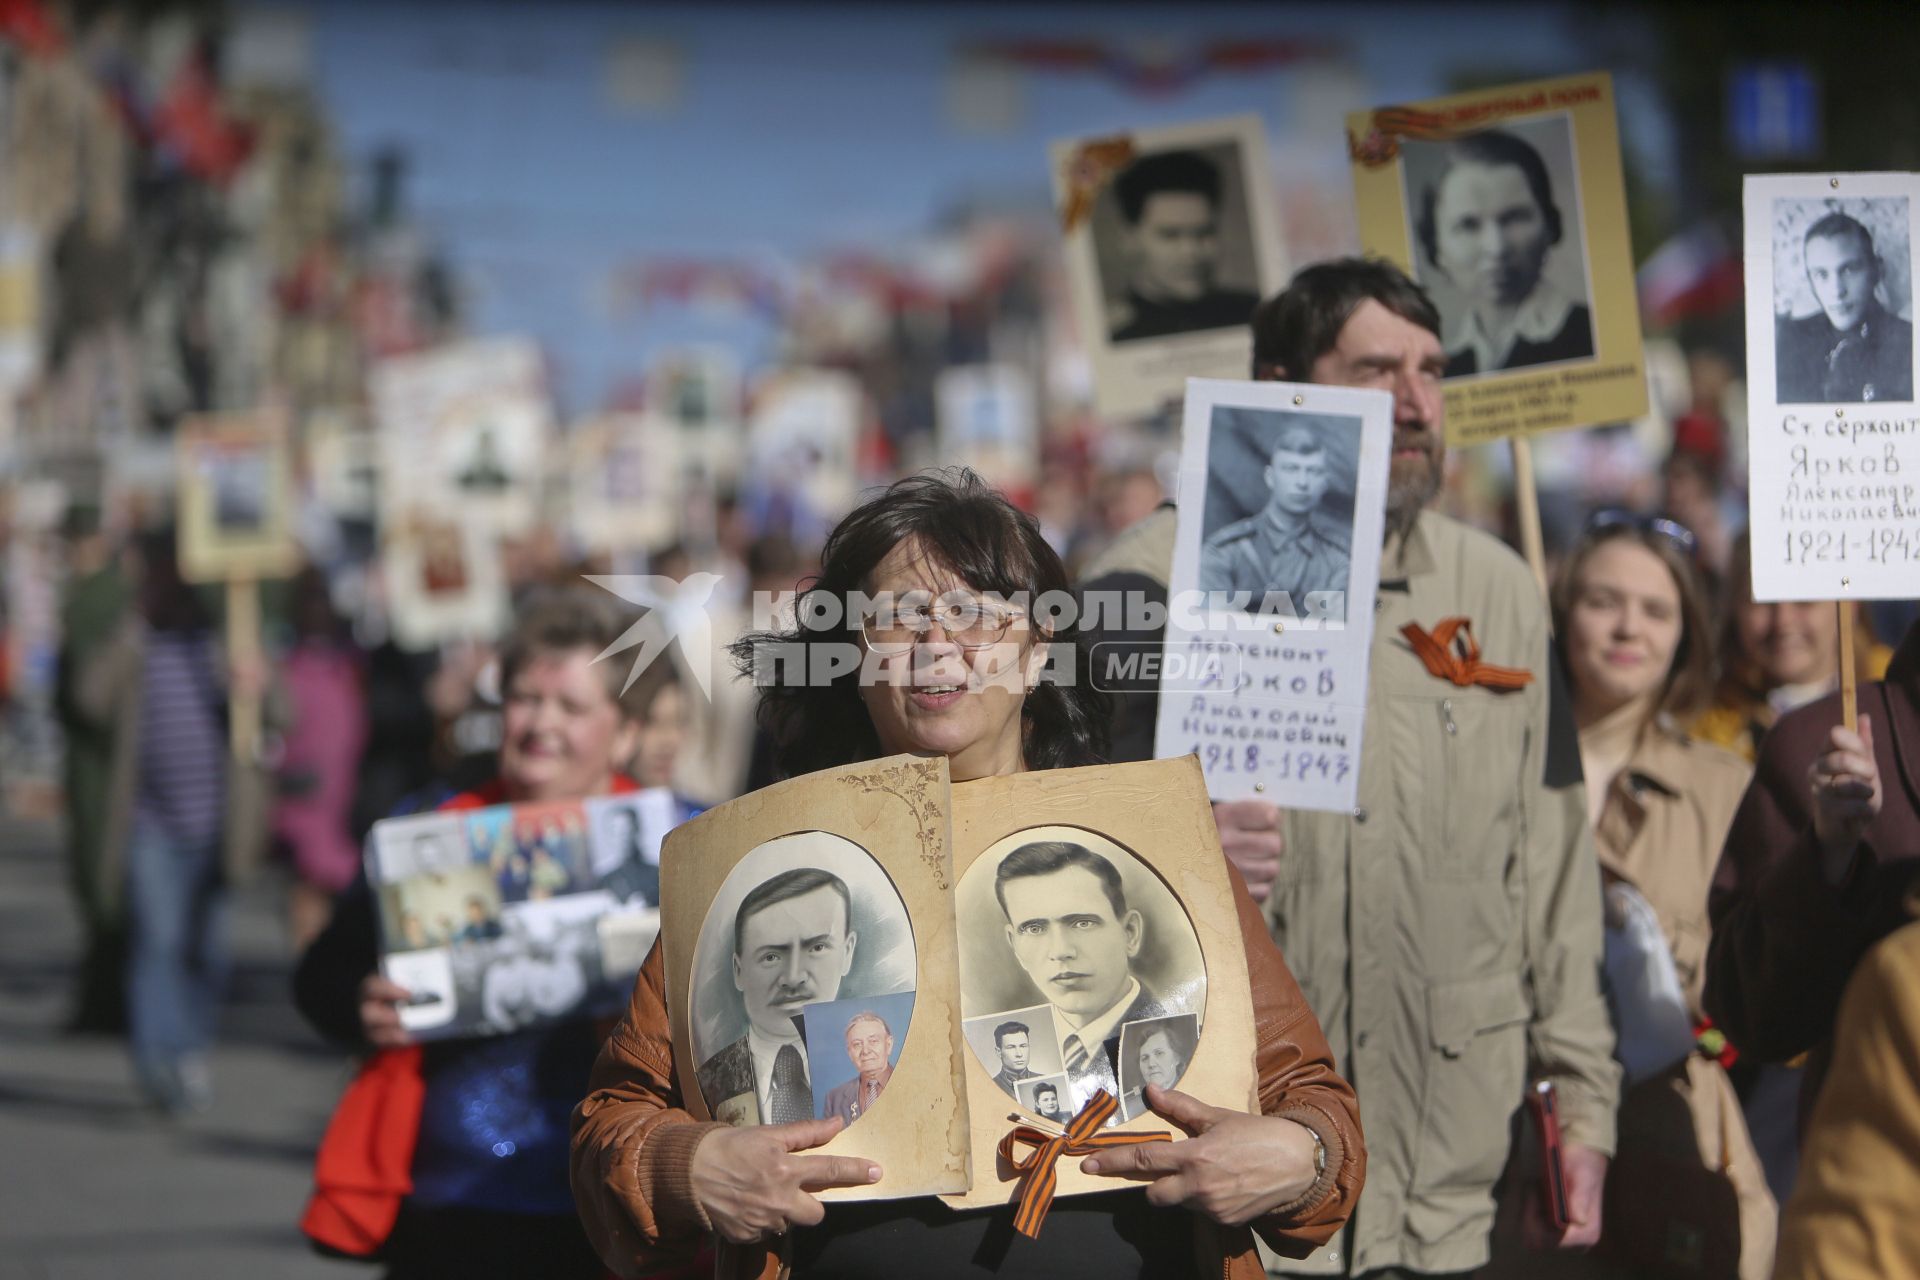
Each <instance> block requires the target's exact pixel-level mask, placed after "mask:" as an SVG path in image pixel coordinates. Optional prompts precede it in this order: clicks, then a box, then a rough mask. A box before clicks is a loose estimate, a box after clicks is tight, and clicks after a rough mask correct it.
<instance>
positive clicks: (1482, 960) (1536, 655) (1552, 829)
mask: <svg viewBox="0 0 1920 1280" xmlns="http://www.w3.org/2000/svg"><path fill="white" fill-rule="evenodd" d="M1460 616H1464V617H1466V618H1468V619H1469V620H1470V621H1471V624H1472V630H1473V636H1474V638H1475V639H1476V640H1477V641H1478V642H1479V644H1480V647H1481V652H1482V658H1483V660H1484V661H1485V662H1487V663H1491V664H1495V665H1499V666H1505V667H1520V668H1525V669H1526V670H1528V671H1530V672H1532V673H1533V676H1534V678H1533V680H1532V681H1531V682H1530V683H1528V684H1527V685H1526V687H1525V688H1523V689H1520V690H1517V691H1514V692H1504V693H1502V692H1495V691H1493V690H1491V689H1487V688H1484V687H1481V686H1479V685H1473V686H1469V687H1465V688H1462V687H1459V686H1456V685H1454V684H1453V683H1451V682H1450V681H1447V680H1443V679H1441V678H1439V677H1437V676H1434V675H1431V674H1429V673H1428V670H1427V668H1426V666H1425V665H1424V664H1423V663H1422V662H1421V660H1420V659H1419V658H1418V657H1417V656H1416V655H1415V654H1414V652H1413V649H1412V647H1411V646H1410V645H1409V644H1408V642H1407V641H1406V639H1405V638H1404V637H1403V636H1402V634H1401V627H1402V626H1404V625H1405V624H1407V623H1410V622H1412V623H1418V624H1419V625H1420V626H1422V627H1424V628H1425V629H1426V630H1428V631H1429V632H1431V631H1432V630H1433V629H1434V628H1435V627H1436V626H1437V625H1438V624H1439V623H1440V622H1441V620H1442V619H1444V618H1449V617H1460ZM1374 627H1375V630H1374V640H1373V657H1372V662H1371V667H1370V677H1369V678H1370V684H1369V688H1368V693H1367V729H1366V739H1365V744H1364V750H1363V753H1362V757H1361V766H1360V803H1359V805H1358V807H1357V808H1356V809H1355V810H1354V812H1353V813H1352V814H1351V815H1348V814H1344V813H1317V812H1306V811H1294V812H1290V813H1289V814H1288V815H1287V821H1286V825H1285V836H1286V854H1285V856H1284V857H1283V858H1282V859H1281V872H1280V878H1279V880H1278V881H1277V882H1276V883H1275V885H1274V888H1273V893H1272V896H1271V897H1270V898H1269V899H1268V904H1267V905H1268V914H1269V918H1270V921H1271V924H1272V928H1273V931H1274V937H1275V938H1276V939H1277V940H1278V942H1279V943H1280V948H1281V951H1282V953H1283V954H1284V955H1285V956H1286V958H1287V963H1288V965H1289V966H1290V967H1291V968H1292V969H1293V971H1294V973H1295V974H1297V975H1298V976H1299V979H1300V984H1301V986H1302V988H1303V989H1304V990H1305V992H1306V995H1307V1002H1308V1004H1309V1005H1310V1006H1311V1007H1312V1008H1313V1010H1314V1012H1315V1013H1316V1014H1318V1015H1319V1018H1320V1022H1321V1025H1322V1026H1323V1027H1324V1028H1325V1029H1326V1033H1327V1039H1328V1040H1329V1041H1330V1042H1332V1044H1333V1046H1334V1051H1335V1054H1336V1061H1337V1062H1338V1063H1339V1066H1340V1070H1341V1072H1342V1074H1344V1075H1345V1076H1346V1077H1347V1078H1348V1079H1349V1080H1351V1081H1352V1082H1353V1085H1354V1088H1355V1091H1356V1092H1357V1093H1358V1094H1359V1097H1360V1105H1361V1108H1362V1113H1363V1115H1364V1117H1365V1120H1366V1126H1367V1145H1368V1149H1369V1154H1370V1158H1371V1164H1370V1166H1369V1171H1368V1177H1367V1185H1366V1188H1365V1190H1364V1191H1363V1193H1362V1195H1361V1199H1360V1206H1359V1209H1358V1210H1357V1212H1356V1213H1355V1215H1354V1218H1353V1221H1352V1223H1351V1225H1350V1226H1349V1227H1348V1228H1347V1231H1346V1232H1345V1234H1344V1235H1343V1236H1342V1237H1341V1238H1339V1239H1337V1240H1335V1241H1334V1242H1333V1243H1332V1244H1331V1245H1329V1247H1327V1248H1325V1249H1322V1250H1320V1251H1319V1252H1317V1253H1315V1254H1314V1255H1313V1256H1312V1257H1311V1258H1309V1259H1308V1260H1306V1261H1305V1262H1303V1263H1286V1264H1284V1265H1285V1269H1287V1270H1289V1271H1295V1270H1299V1271H1311V1272H1320V1273H1358V1272H1364V1271H1370V1270H1373V1269H1375V1268H1380V1267H1406V1268H1410V1269H1412V1270H1415V1271H1436V1272H1448V1271H1465V1270H1470V1269H1472V1268H1474V1267H1477V1266H1479V1265H1481V1264H1482V1263H1484V1262H1485V1261H1486V1260H1487V1256H1488V1250H1487V1238H1488V1232H1489V1229H1490V1228H1491V1226H1492V1224H1493V1218H1494V1196H1493V1190H1494V1184H1495V1182H1496V1180H1497V1179H1498V1178H1499V1177H1500V1173H1501V1170H1502V1169H1503V1168H1504V1167H1505V1165H1506V1163H1507V1154H1508V1147H1509V1145H1510V1142H1509V1133H1510V1122H1511V1120H1512V1118H1513V1116H1514V1113H1515V1112H1516V1111H1517V1110H1519V1108H1520V1107H1521V1106H1522V1104H1523V1101H1524V1094H1525V1090H1526V1086H1527V1081H1528V1079H1529V1077H1530V1076H1545V1077H1547V1078H1549V1079H1552V1080H1553V1081H1555V1083H1556V1084H1557V1086H1558V1090H1559V1096H1560V1107H1561V1114H1562V1120H1563V1128H1564V1132H1565V1136H1566V1138H1567V1139H1568V1140H1569V1141H1570V1142H1573V1143H1577V1144H1580V1145H1583V1146H1587V1147H1592V1148H1594V1149H1596V1150H1599V1151H1603V1152H1608V1153H1611V1152H1612V1150H1613V1146H1614V1109H1615V1106H1616V1104H1617V1102H1618V1095H1619V1079H1620V1072H1619V1067H1618V1065H1617V1064H1616V1063H1615V1062H1614V1060H1613V1056H1612V1051H1613V1029H1612V1025H1611V1022H1610V1020H1609V1018H1608V1014H1607V1007H1606V1003H1605V1001H1604V999H1603V998H1602V996H1601V989H1600V961H1601V938H1602V924H1601V903H1600V873H1599V868H1598V866H1597V864H1596V861H1595V856H1594V852H1593V843H1592V839H1591V836H1590V835H1589V832H1588V829H1587V815H1586V795H1585V790H1584V788H1583V787H1582V786H1581V784H1580V782H1579V780H1578V773H1579V756H1578V746H1577V742H1576V740H1575V739H1574V735H1573V727H1572V723H1571V715H1570V714H1568V715H1566V717H1565V720H1564V723H1562V724H1559V725H1557V726H1556V727H1557V728H1558V729H1559V731H1560V734H1561V737H1560V740H1559V741H1558V742H1557V743H1556V744H1555V749H1554V751H1553V752H1552V759H1551V760H1549V750H1548V728H1549V714H1548V710H1549V701H1550V694H1549V683H1550V680H1551V678H1552V677H1551V676H1550V670H1549V663H1548V657H1547V651H1548V635H1547V617H1546V611H1545V609H1544V607H1543V605H1542V602H1541V598H1540V589H1539V587H1538V585H1537V584H1536V583H1535V581H1534V579H1533V577H1532V575H1531V573H1529V571H1528V570H1527V567H1526V565H1525V564H1524V563H1523V562H1522V561H1521V560H1520V558H1519V557H1518V556H1516V555H1515V554H1514V553H1513V552H1512V551H1510V550H1509V549H1508V548H1507V547H1505V546H1504V545H1502V544H1501V543H1499V542H1497V541H1496V540H1494V539H1493V538H1491V537H1488V536H1487V535H1486V534H1483V533H1480V532H1478V531H1476V530H1473V529H1470V528H1468V527H1467V526H1465V525H1463V524H1460V523H1458V522H1457V521H1453V520H1449V519H1447V518H1446V517H1444V516H1439V515H1435V514H1433V513H1432V512H1427V513H1423V514H1422V515H1421V516H1420V518H1419V520H1418V522H1417V523H1416V525H1415V527H1414V529H1413V531H1412V533H1411V534H1409V536H1408V537H1407V539H1406V541H1405V545H1404V546H1403V547H1398V548H1389V554H1388V556H1387V558H1386V559H1385V560H1384V561H1383V564H1382V567H1381V591H1380V596H1379V605H1378V610H1377V614H1376V617H1375V620H1374Z"/></svg>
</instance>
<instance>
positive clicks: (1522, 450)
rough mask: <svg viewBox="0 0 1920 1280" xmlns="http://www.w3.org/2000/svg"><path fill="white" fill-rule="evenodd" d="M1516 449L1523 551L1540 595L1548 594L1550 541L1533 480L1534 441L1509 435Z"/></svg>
mask: <svg viewBox="0 0 1920 1280" xmlns="http://www.w3.org/2000/svg"><path fill="white" fill-rule="evenodd" d="M1507 443H1508V444H1509V445H1511V446H1512V448H1513V507H1514V512H1515V514H1516V515H1517V516H1518V517H1519V519H1520V550H1521V552H1522V553H1523V554H1524V555H1525V556H1526V557H1527V565H1528V567H1529V568H1531V569H1532V570H1533V577H1534V581H1536V582H1538V583H1539V584H1540V594H1541V595H1542V596H1545V595H1546V594H1547V544H1546V539H1545V538H1543V537H1541V535H1540V491H1539V489H1537V488H1536V487H1535V486H1534V482H1533V444H1532V442H1530V441H1529V440H1528V439H1527V438H1526V437H1525V436H1508V437H1507Z"/></svg>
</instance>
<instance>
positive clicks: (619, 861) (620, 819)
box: [586, 787, 679, 907]
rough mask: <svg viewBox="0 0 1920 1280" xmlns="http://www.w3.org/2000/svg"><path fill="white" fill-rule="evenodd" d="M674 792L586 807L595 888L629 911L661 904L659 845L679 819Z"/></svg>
mask: <svg viewBox="0 0 1920 1280" xmlns="http://www.w3.org/2000/svg"><path fill="white" fill-rule="evenodd" d="M675 808H676V802H675V800H674V798H673V793H672V792H671V791H669V790H668V789H667V788H665V787H652V788H648V789H647V790H644V791H635V792H630V793H628V794H626V795H618V796H599V797H595V798H593V799H590V800H588V801H587V802H586V811H587V823H588V828H589V831H590V833H591V839H590V840H589V841H588V850H589V859H590V864H591V865H590V874H591V878H592V883H593V887H594V888H596V889H602V890H605V891H606V892H608V893H610V894H612V895H613V896H614V897H615V898H616V899H618V900H619V901H620V902H621V903H623V904H625V905H627V906H630V907H631V906H648V907H657V906H659V905H660V840H661V837H662V836H664V835H665V834H666V833H667V832H668V831H670V830H672V828H673V827H674V825H675V823H676V822H677V821H678V817H679V815H678V814H677V813H676V812H675Z"/></svg>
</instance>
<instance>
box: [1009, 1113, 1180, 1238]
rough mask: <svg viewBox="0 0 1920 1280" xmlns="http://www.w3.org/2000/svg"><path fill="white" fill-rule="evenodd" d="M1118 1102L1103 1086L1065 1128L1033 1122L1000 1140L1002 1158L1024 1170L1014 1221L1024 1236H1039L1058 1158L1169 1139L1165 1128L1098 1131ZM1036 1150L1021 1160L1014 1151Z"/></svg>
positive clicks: (1056, 1174)
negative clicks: (1049, 1127)
mask: <svg viewBox="0 0 1920 1280" xmlns="http://www.w3.org/2000/svg"><path fill="white" fill-rule="evenodd" d="M1119 1106H1120V1104H1119V1103H1118V1102H1116V1101H1115V1100H1114V1096H1113V1095H1112V1094H1110V1093H1108V1092H1107V1091H1106V1090H1105V1089H1100V1090H1097V1091H1096V1092H1095V1093H1094V1095H1093V1096H1092V1097H1091V1098H1088V1099H1087V1105H1086V1106H1084V1107H1082V1108H1080V1114H1079V1115H1077V1116H1075V1117H1074V1118H1073V1119H1072V1120H1070V1121H1068V1122H1067V1128H1066V1132H1064V1133H1058V1134H1052V1133H1046V1132H1043V1131H1042V1130H1039V1129H1036V1128H1034V1127H1033V1126H1032V1125H1026V1124H1022V1125H1015V1126H1014V1127H1013V1129H1012V1130H1010V1131H1009V1132H1008V1133H1007V1135H1006V1136H1005V1137H1003V1138H1001V1139H1000V1158H1001V1159H1002V1160H1005V1161H1006V1162H1007V1163H1008V1164H1010V1165H1012V1166H1013V1171H1014V1172H1015V1173H1017V1174H1019V1175H1020V1178H1021V1185H1020V1206H1019V1209H1018V1211H1017V1212H1015V1213H1014V1215H1013V1225H1014V1227H1015V1229H1017V1230H1018V1231H1019V1232H1020V1234H1021V1235H1023V1236H1027V1237H1029V1238H1037V1237H1038V1236H1039V1234H1040V1224H1041V1223H1043V1222H1045V1221H1046V1220H1047V1210H1048V1209H1051V1208H1052V1207H1053V1192H1054V1189H1055V1188H1056V1187H1057V1186H1059V1185H1060V1173H1059V1171H1058V1170H1057V1169H1055V1168H1054V1162H1055V1161H1057V1160H1059V1159H1060V1158H1061V1157H1062V1156H1090V1155H1092V1154H1093V1153H1094V1152H1096V1151H1100V1150H1102V1149H1104V1148H1106V1147H1130V1146H1133V1145H1134V1144H1136V1143H1141V1142H1170V1141H1172V1140H1173V1135H1171V1134H1166V1133H1102V1132H1100V1130H1101V1129H1102V1128H1103V1127H1104V1126H1105V1125H1106V1123H1107V1121H1108V1120H1109V1119H1111V1118H1112V1116H1113V1113H1114V1111H1115V1110H1116V1109H1117V1108H1118V1107H1119ZM1023 1143H1024V1144H1025V1145H1027V1146H1029V1147H1032V1148H1033V1153H1032V1154H1031V1155H1029V1156H1027V1158H1026V1159H1024V1160H1022V1159H1021V1158H1019V1157H1018V1156H1017V1155H1015V1154H1014V1152H1015V1150H1016V1149H1017V1148H1018V1147H1020V1146H1021V1145H1022V1144H1023Z"/></svg>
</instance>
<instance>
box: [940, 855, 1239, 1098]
mask: <svg viewBox="0 0 1920 1280" xmlns="http://www.w3.org/2000/svg"><path fill="white" fill-rule="evenodd" d="M958 913H959V921H960V991H961V1009H962V1014H963V1020H962V1022H961V1032H962V1035H963V1036H964V1037H965V1039H966V1042H967V1045H968V1047H969V1048H970V1049H971V1050H972V1052H973V1057H974V1059H975V1061H976V1062H978V1064H979V1065H980V1067H981V1068H982V1069H983V1070H985V1071H986V1072H987V1074H988V1075H989V1076H991V1077H992V1078H993V1082H994V1084H995V1085H997V1086H999V1088H1000V1089H1001V1090H1002V1091H1003V1092H1004V1093H1005V1094H1006V1095H1007V1096H1008V1097H1009V1098H1010V1099H1012V1100H1013V1101H1014V1102H1015V1103H1017V1104H1018V1105H1019V1106H1020V1107H1021V1108H1023V1109H1024V1110H1025V1111H1027V1112H1030V1113H1032V1114H1033V1115H1036V1116H1039V1117H1040V1118H1041V1119H1043V1120H1049V1121H1052V1122H1054V1123H1064V1122H1065V1120H1066V1119H1068V1118H1070V1117H1071V1116H1072V1115H1074V1114H1075V1113H1077V1112H1078V1111H1079V1110H1080V1109H1081V1108H1082V1107H1084V1106H1086V1104H1087V1102H1088V1101H1089V1100H1090V1099H1092V1097H1093V1096H1094V1094H1095V1093H1096V1092H1097V1091H1099V1090H1102V1089H1104V1090H1105V1091H1107V1092H1108V1093H1110V1094H1112V1095H1113V1096H1114V1097H1115V1098H1117V1099H1118V1100H1119V1102H1120V1109H1119V1111H1118V1113H1117V1115H1116V1117H1115V1119H1114V1120H1113V1121H1112V1122H1111V1123H1119V1122H1121V1121H1125V1120H1132V1119H1134V1118H1135V1117H1137V1116H1140V1115H1144V1114H1146V1113H1147V1112H1148V1111H1149V1110H1150V1108H1149V1107H1148V1105H1147V1101H1146V1092H1145V1090H1146V1086H1147V1085H1149V1084H1157V1085H1160V1086H1162V1087H1164V1088H1169V1089H1171V1088H1174V1087H1175V1086H1176V1085H1178V1083H1179V1082H1180V1078H1181V1077H1182V1076H1183V1075H1184V1074H1185V1073H1186V1070H1187V1066H1188V1064H1189V1063H1191V1062H1192V1061H1193V1056H1194V1051H1195V1049H1196V1048H1197V1046H1198V1044H1199V1041H1200V1026H1201V1019H1202V1017H1203V1016H1204V1015H1205V1012H1206V988H1207V979H1206V967H1205V964H1204V961H1203V959H1202V956H1201V950H1200V942H1199V937H1198V935H1197V934H1196V933H1195V932H1194V927H1193V922H1192V921H1191V920H1190V919H1188V917H1187V914H1186V912H1185V911H1184V910H1183V909H1182V907H1181V905H1180V902H1179V900H1178V899H1177V898H1176V897H1175V896H1174V894H1173V891H1172V890H1171V889H1169V888H1168V887H1167V885H1166V883H1165V882H1164V881H1163V880H1161V879H1160V877H1159V876H1158V875H1156V874H1155V873H1154V872H1153V871H1152V870H1151V869H1150V868H1148V866H1147V865H1146V864H1145V863H1144V862H1142V861H1141V860H1140V859H1138V858H1136V857H1135V856H1134V855H1133V854H1132V853H1130V852H1128V851H1127V850H1126V849H1124V848H1122V847H1121V846H1120V845H1118V844H1116V843H1114V842H1113V841H1111V840H1108V839H1106V838H1105V837H1103V836H1100V835H1097V834H1096V833H1094V832H1091V831H1085V830H1081V829H1078V828H1072V827H1036V828H1030V829H1028V830H1026V831H1021V832H1016V833H1015V834H1013V835H1011V836H1009V837H1007V838H1006V839H1004V840H1001V841H999V842H998V843H997V844H995V845H994V846H992V847H991V848H989V849H988V850H987V851H986V852H984V853H982V854H981V855H980V857H979V858H978V859H977V860H976V861H975V862H974V863H973V865H972V866H970V867H968V868H967V871H966V873H965V874H964V875H963V876H962V877H961V880H960V886H959V898H958Z"/></svg>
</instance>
